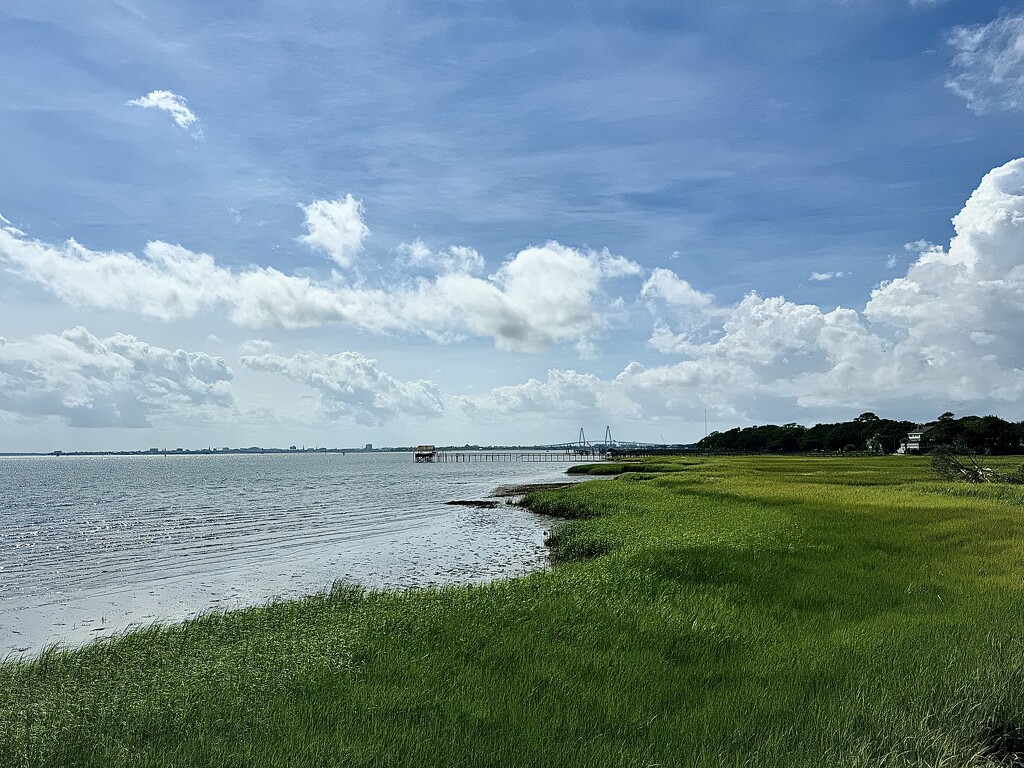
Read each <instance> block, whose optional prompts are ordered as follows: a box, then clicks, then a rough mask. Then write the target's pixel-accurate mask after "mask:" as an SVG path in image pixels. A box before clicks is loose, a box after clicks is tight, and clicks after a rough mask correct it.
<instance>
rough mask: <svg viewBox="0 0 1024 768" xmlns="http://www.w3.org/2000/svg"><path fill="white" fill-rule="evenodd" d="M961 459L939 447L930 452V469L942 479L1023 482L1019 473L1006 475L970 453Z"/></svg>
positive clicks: (948, 450) (979, 481)
mask: <svg viewBox="0 0 1024 768" xmlns="http://www.w3.org/2000/svg"><path fill="white" fill-rule="evenodd" d="M964 458H965V459H966V460H965V461H964V460H961V458H960V457H959V456H957V455H956V454H955V453H953V451H951V450H950V449H949V448H939V449H938V450H936V451H934V452H933V453H932V469H934V470H935V472H936V473H937V474H938V475H939V477H941V478H943V479H944V480H962V481H964V482H968V483H1011V484H1013V485H1022V484H1024V476H1022V475H1021V474H1020V473H1017V474H1016V475H1008V474H1006V473H1005V472H999V471H998V470H995V469H993V468H992V467H986V466H983V465H982V464H981V463H979V461H978V458H977V457H976V456H974V455H972V454H970V453H968V454H966V455H965V457H964Z"/></svg>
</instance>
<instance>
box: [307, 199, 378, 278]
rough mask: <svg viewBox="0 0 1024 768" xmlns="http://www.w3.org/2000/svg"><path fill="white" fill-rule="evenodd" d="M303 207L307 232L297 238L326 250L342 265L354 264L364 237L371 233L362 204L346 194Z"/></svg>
mask: <svg viewBox="0 0 1024 768" xmlns="http://www.w3.org/2000/svg"><path fill="white" fill-rule="evenodd" d="M301 208H302V211H303V213H305V214H306V229H307V230H308V233H307V234H305V235H302V236H301V237H299V238H297V239H298V241H299V242H300V243H305V244H306V245H308V246H309V247H310V248H313V249H315V250H318V251H322V252H323V253H326V254H327V255H328V256H330V257H331V259H333V260H334V261H335V263H337V264H338V266H340V267H350V266H352V262H353V261H354V259H355V257H356V256H358V255H359V252H360V251H362V249H363V241H364V240H366V238H367V237H369V236H370V228H369V227H368V226H366V223H365V222H364V221H363V204H362V203H361V202H360V201H359V200H356V199H355V198H354V197H352V195H345V199H344V200H314V201H313V202H312V203H310V204H309V205H304V206H301Z"/></svg>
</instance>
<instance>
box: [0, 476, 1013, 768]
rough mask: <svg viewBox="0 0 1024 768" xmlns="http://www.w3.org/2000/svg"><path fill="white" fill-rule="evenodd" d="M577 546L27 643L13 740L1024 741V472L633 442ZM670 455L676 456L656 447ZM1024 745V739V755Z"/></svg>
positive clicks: (655, 758) (204, 760)
mask: <svg viewBox="0 0 1024 768" xmlns="http://www.w3.org/2000/svg"><path fill="white" fill-rule="evenodd" d="M629 469H631V470H636V471H634V472H631V473H628V474H623V475H622V476H621V477H618V478H615V479H611V480H601V481H597V482H588V483H582V484H577V485H574V486H571V487H569V488H566V489H563V490H558V491H551V492H538V493H533V494H530V495H529V496H528V497H527V499H526V501H527V503H528V504H529V505H530V506H532V507H533V508H534V509H536V510H538V511H541V512H543V513H546V514H550V515H554V516H559V517H565V518H571V519H568V520H565V521H563V522H557V521H553V526H552V530H551V533H550V540H551V545H552V552H553V557H554V559H555V560H556V561H557V563H558V565H557V566H556V567H555V568H554V570H552V571H549V572H544V573H537V574H533V575H531V576H528V577H525V578H521V579H516V580H510V581H503V582H497V583H494V584H489V585H483V586H472V587H459V588H445V589H431V590H413V591H410V592H376V593H366V592H363V591H361V590H358V589H354V588H346V587H343V586H338V587H337V588H335V589H334V590H333V591H332V592H331V593H330V594H324V595H319V596H316V597H312V598H309V599H306V600H303V601H298V602H290V603H281V604H276V605H270V606H266V607H262V608H254V609H250V610H246V611H239V612H234V613H229V614H215V615H211V616H207V617H203V618H201V619H197V620H195V621H192V622H188V623H186V624H183V625H180V626H175V627H168V628H153V629H150V630H146V631H143V632H138V633H134V634H131V635H128V636H126V637H124V638H121V639H119V640H116V641H113V642H106V643H99V644H94V645H90V646H87V647H85V648H83V649H79V650H76V651H71V652H49V653H47V654H45V655H44V656H43V657H41V658H40V659H38V660H37V661H34V662H31V663H8V664H5V665H2V666H0V766H5V768H6V767H7V766H11V767H12V768H13V767H14V766H36V765H38V766H78V765H83V766H85V765H90V766H92V765H94V766H107V765H125V766H128V765H131V766H171V765H173V766H199V765H218V766H221V765H224V766H234V765H237V766H242V765H245V766H272V765H273V766H277V765H287V766H333V765H352V766H390V765H394V766H399V765H401V766H404V765H416V766H419V765H424V766H434V765H436V766H520V765H521V766H570V765H572V766H656V765H661V766H691V765H692V766H697V765H700V766H719V765H726V766H740V765H751V766H815V767H818V766H833V765H834V766H878V765H887V766H982V765H992V766H994V765H1012V764H1013V763H1012V760H1013V759H1014V755H1015V754H1016V752H1018V751H1021V752H1024V493H1022V489H1021V488H1019V487H1010V486H1002V487H997V486H990V487H981V486H967V485H953V484H947V483H942V482H938V481H936V480H934V479H933V477H932V476H931V473H930V470H929V468H928V466H927V462H926V461H924V460H919V459H912V458H879V459H869V458H858V459H845V460H844V459H818V458H815V459H806V458H715V459H706V460H693V459H690V460H677V461H672V460H667V459H665V458H662V457H659V458H658V459H657V460H656V462H647V463H646V464H645V463H644V462H630V463H629ZM652 470H657V471H656V472H655V471H652ZM1021 757H1022V759H1024V754H1022V756H1021Z"/></svg>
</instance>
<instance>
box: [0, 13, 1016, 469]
mask: <svg viewBox="0 0 1024 768" xmlns="http://www.w3.org/2000/svg"><path fill="white" fill-rule="evenodd" d="M0 20H2V22H3V23H0V66H2V67H3V70H4V72H5V74H6V75H7V76H6V77H4V78H3V79H2V80H0V115H2V119H0V143H2V146H3V147H4V150H5V151H4V157H5V161H4V174H3V180H2V181H0V451H4V452H11V451H40V452H49V451H52V450H58V449H59V450H121V449H125V450H146V449H148V448H150V447H152V446H153V445H174V446H179V445H180V446H196V445H277V446H288V445H290V444H293V443H298V444H301V443H302V442H305V443H306V444H310V443H311V442H313V443H318V444H320V445H337V446H344V445H352V446H361V445H365V444H366V443H373V444H375V445H379V446H383V445H416V444H418V443H434V444H452V445H462V444H466V443H469V444H481V445H507V444H549V443H558V442H566V441H568V440H571V439H573V438H574V437H575V435H576V434H577V433H578V430H579V428H580V427H581V426H583V427H584V428H585V429H586V430H587V433H588V434H591V433H593V434H594V435H599V434H600V433H601V432H603V430H604V428H605V426H606V425H610V426H611V429H612V432H613V434H614V435H615V436H616V437H617V438H620V439H623V440H636V441H643V442H666V443H689V442H694V441H696V440H698V439H700V438H701V437H703V435H704V432H705V413H706V414H707V422H708V427H709V428H710V429H711V430H714V429H728V428H731V427H734V426H744V425H749V424H758V423H761V424H763V423H778V424H783V423H787V422H797V423H801V424H813V423H815V422H819V421H821V422H823V421H834V420H843V419H850V418H853V417H854V416H856V415H857V414H859V413H861V412H863V411H869V410H870V411H874V412H876V413H878V414H879V415H880V416H883V417H891V418H899V419H911V420H916V421H919V422H924V421H928V420H931V419H934V418H936V417H937V416H938V415H939V414H940V413H942V412H944V411H952V412H954V413H956V414H958V415H961V414H967V413H976V414H981V415H984V414H988V413H992V414H997V415H999V416H1002V417H1004V418H1007V419H1011V420H1021V419H1024V159H1022V158H1021V155H1024V149H1022V146H1024V144H1022V141H1021V138H1022V136H1021V133H1022V128H1021V121H1020V117H1021V111H1022V110H1024V85H1022V84H1024V13H1022V12H1021V11H1020V10H1014V9H1012V8H1011V9H1008V8H1007V6H1005V5H1003V4H999V3H991V2H972V3H965V2H955V1H954V0H949V1H948V2H941V0H906V1H905V2H901V1H896V2H886V1H884V0H857V1H856V2H843V3H840V2H823V3H810V4H808V3H795V2H781V3H773V4H771V5H770V7H768V6H766V5H765V4H764V3H755V2H753V1H752V0H751V1H750V2H746V1H743V2H734V3H726V4H711V5H710V6H709V7H686V6H679V5H677V4H666V3H661V2H657V3H651V2H642V3H621V2H618V3H613V2H596V3H588V4H586V5H585V6H582V7H580V6H573V5H564V4H550V3H547V4H540V3H531V2H527V3H487V4H476V3H453V4H447V5H445V6H443V8H442V7H437V6H432V5H427V4H417V3H388V2H385V3H372V4H371V3H354V4H349V5H346V6H345V7H342V8H325V7H323V6H322V4H317V3H312V2H290V3H285V4H277V5H272V6H257V7H255V8H254V7H251V6H250V5H248V4H245V5H243V4H240V3H217V4H202V3H198V2H191V1H188V2H180V3H166V2H164V3H160V2H157V3H145V4H143V3H137V2H134V1H133V0H119V1H118V2H115V3H110V2H100V1H99V0H84V1H83V2H80V3H74V4H71V5H68V6H65V7H60V8H56V7H48V6H45V5H40V4H38V3H32V2H27V1H26V0H14V1H13V2H9V3H6V4H5V7H4V9H3V10H0Z"/></svg>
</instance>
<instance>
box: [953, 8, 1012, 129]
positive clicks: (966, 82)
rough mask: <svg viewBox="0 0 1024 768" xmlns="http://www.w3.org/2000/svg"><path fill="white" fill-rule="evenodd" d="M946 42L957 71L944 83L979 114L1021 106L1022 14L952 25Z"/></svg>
mask: <svg viewBox="0 0 1024 768" xmlns="http://www.w3.org/2000/svg"><path fill="white" fill-rule="evenodd" d="M947 42H948V43H949V45H950V46H951V47H952V48H953V50H954V51H955V52H956V53H955V54H954V56H953V68H954V70H955V71H956V74H954V75H953V76H951V77H950V78H949V80H947V82H946V85H947V87H948V88H949V89H950V90H951V91H953V93H955V94H957V95H958V96H961V97H963V98H964V99H966V100H967V106H968V107H970V108H971V109H972V110H974V111H975V112H977V113H979V114H982V113H985V112H990V111H992V110H993V109H1001V110H1010V111H1018V110H1021V109H1024V15H1021V16H1008V15H1007V16H1000V17H999V18H998V19H995V20H994V21H991V22H989V23H988V24H979V25H974V26H962V27H955V28H954V29H953V30H952V31H951V32H950V33H949V35H948V37H947Z"/></svg>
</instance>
